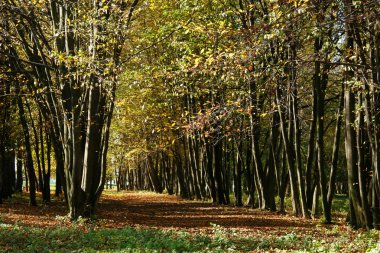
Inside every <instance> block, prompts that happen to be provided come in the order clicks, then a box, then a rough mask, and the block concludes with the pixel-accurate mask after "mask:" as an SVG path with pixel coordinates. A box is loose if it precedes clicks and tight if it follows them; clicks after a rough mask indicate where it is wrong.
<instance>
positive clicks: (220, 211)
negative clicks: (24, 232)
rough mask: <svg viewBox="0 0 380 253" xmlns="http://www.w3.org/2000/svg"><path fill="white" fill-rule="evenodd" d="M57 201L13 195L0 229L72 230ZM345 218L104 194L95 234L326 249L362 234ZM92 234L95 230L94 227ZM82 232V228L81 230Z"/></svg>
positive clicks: (1, 209) (0, 213) (1, 213)
mask: <svg viewBox="0 0 380 253" xmlns="http://www.w3.org/2000/svg"><path fill="white" fill-rule="evenodd" d="M66 214H67V209H66V207H65V204H64V202H63V201H62V200H58V199H53V201H52V203H51V204H49V205H39V206H38V207H31V206H29V205H28V202H27V193H23V194H22V195H16V196H15V197H14V198H12V199H9V200H6V201H5V202H4V203H3V204H1V205H0V223H3V224H9V225H15V224H16V225H19V226H23V227H42V228H56V227H62V226H67V227H70V226H74V225H72V223H70V222H69V221H68V220H67V218H65V217H66V216H65V215H66ZM344 220H345V218H344V214H335V220H334V224H333V225H324V224H322V223H321V222H320V221H319V220H306V219H302V218H297V217H294V216H292V215H290V214H285V215H284V214H278V213H276V212H269V211H263V210H258V209H251V208H247V207H233V206H217V205H213V204H212V203H210V202H202V201H188V200H182V199H180V198H179V197H178V196H173V195H172V196H169V195H165V194H155V193H148V192H120V193H117V192H114V191H106V192H105V193H104V194H103V195H102V198H101V201H100V203H99V207H98V214H97V219H96V221H95V222H94V223H93V224H95V225H94V226H95V229H107V228H125V227H132V228H138V229H139V228H142V229H159V230H173V231H185V232H189V233H191V234H206V235H210V236H212V234H213V233H215V226H218V227H220V228H221V229H222V230H223V231H224V232H226V233H232V234H234V235H236V233H237V235H238V236H239V235H241V236H244V237H255V238H267V237H268V236H269V237H272V238H276V237H278V238H280V237H283V236H286V235H289V234H294V235H296V236H298V237H308V238H310V240H314V239H315V240H319V241H322V242H325V243H334V242H339V241H340V240H341V238H340V237H341V236H342V235H343V234H344V236H345V240H346V241H347V242H349V241H350V238H352V240H355V238H357V237H358V236H359V235H360V233H363V232H364V231H360V230H359V231H357V230H352V229H350V228H349V227H348V226H346V224H345V221H344ZM93 228H94V227H93ZM83 229H84V230H86V226H83Z"/></svg>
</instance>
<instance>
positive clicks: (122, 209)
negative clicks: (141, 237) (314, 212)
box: [99, 192, 316, 234]
mask: <svg viewBox="0 0 380 253" xmlns="http://www.w3.org/2000/svg"><path fill="white" fill-rule="evenodd" d="M110 210H112V211H110ZM99 217H100V218H101V219H104V224H105V226H109V227H124V226H137V227H154V228H161V229H162V228H163V229H181V230H189V231H193V230H196V231H203V230H210V229H211V228H212V226H211V223H213V224H217V225H221V226H222V227H225V228H236V229H239V230H240V231H241V230H252V229H254V230H257V229H259V230H261V231H267V230H270V231H271V232H275V231H277V232H278V233H280V234H282V233H281V231H282V230H284V232H286V231H289V229H291V228H294V229H296V230H298V231H299V230H303V229H305V230H310V228H312V227H315V226H316V222H315V221H311V220H308V221H306V222H305V220H304V219H300V218H295V217H292V216H288V215H279V214H277V213H274V212H269V211H262V210H256V209H250V208H245V207H240V208H237V207H231V206H216V205H213V204H212V203H209V202H200V201H186V200H181V199H180V198H178V197H177V196H168V195H162V194H154V193H136V192H128V193H125V194H116V195H115V194H113V195H110V194H105V195H104V197H103V199H102V201H101V202H100V204H99Z"/></svg>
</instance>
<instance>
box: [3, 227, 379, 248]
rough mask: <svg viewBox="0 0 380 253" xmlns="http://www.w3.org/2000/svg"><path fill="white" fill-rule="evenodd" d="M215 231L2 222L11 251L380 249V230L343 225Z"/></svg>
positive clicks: (5, 245)
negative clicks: (272, 230) (311, 231)
mask: <svg viewBox="0 0 380 253" xmlns="http://www.w3.org/2000/svg"><path fill="white" fill-rule="evenodd" d="M211 227H212V233H211V234H203V233H189V232H185V231H166V230H157V229H142V228H123V229H99V230H97V229H95V226H91V227H87V229H83V228H84V227H83V226H82V227H81V226H75V225H74V226H73V227H60V228H55V229H49V228H30V227H22V226H18V225H5V224H2V225H1V226H0V238H1V241H0V249H1V251H5V252H20V251H22V252H74V251H78V252H226V251H228V252H246V251H252V250H259V251H268V250H269V251H273V250H286V251H301V252H340V251H356V252H357V251H361V252H363V251H366V250H367V251H368V252H377V251H376V250H377V249H378V248H379V244H378V241H379V239H380V233H379V232H378V231H367V232H354V231H352V230H350V229H345V228H342V227H340V228H339V227H337V226H335V227H333V228H332V229H331V228H329V227H321V226H320V227H317V229H316V230H315V231H314V232H315V233H317V234H320V235H324V237H323V236H317V237H316V236H313V235H311V234H308V232H307V231H306V233H305V231H302V230H299V231H297V230H294V231H291V230H289V232H288V233H286V234H282V235H278V236H277V235H275V234H273V233H269V234H268V233H261V232H259V231H258V232H257V236H252V235H250V236H248V235H247V234H245V233H244V232H242V231H238V230H231V229H228V228H225V227H222V226H220V225H217V224H211Z"/></svg>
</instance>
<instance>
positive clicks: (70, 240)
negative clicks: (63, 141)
mask: <svg viewBox="0 0 380 253" xmlns="http://www.w3.org/2000/svg"><path fill="white" fill-rule="evenodd" d="M106 193H107V194H110V195H120V198H122V197H123V193H121V192H120V193H117V192H116V191H106ZM140 194H141V198H142V199H143V198H144V197H147V196H150V194H152V193H143V192H141V193H140ZM39 197H40V196H39ZM117 197H118V198H119V196H117ZM8 201H9V203H11V205H10V206H11V207H12V212H10V213H7V211H6V210H4V212H3V213H0V252H252V251H253V252H265V251H269V252H276V251H277V252H278V251H287V252H288V251H290V252H380V243H379V242H380V232H379V231H363V230H353V229H351V228H349V227H348V226H346V225H345V224H344V222H343V221H342V219H340V222H337V223H336V225H324V224H321V223H317V222H315V223H313V224H314V225H312V226H305V227H304V228H303V227H302V226H292V225H291V223H289V226H287V227H284V226H281V224H280V223H281V222H283V221H287V222H289V221H290V220H291V219H293V218H294V217H292V216H278V221H276V222H275V223H273V224H272V223H268V224H261V225H260V226H258V227H251V228H244V227H239V228H234V227H224V226H221V225H218V224H210V225H209V227H208V228H207V229H204V230H202V229H197V228H194V229H188V230H182V229H181V228H175V229H171V228H164V227H163V228H161V229H157V228H154V229H153V228H149V227H147V226H144V227H129V226H128V227H127V226H126V227H122V228H119V229H118V228H106V227H105V226H103V225H104V222H106V220H104V219H99V220H95V221H89V220H85V219H80V220H78V221H77V222H76V223H73V224H71V223H69V222H68V221H65V219H67V217H66V216H59V215H56V216H55V218H54V215H51V216H49V217H48V219H52V220H53V221H54V220H55V221H58V222H57V224H60V225H58V227H57V225H55V226H45V227H44V226H41V227H38V228H37V227H35V226H33V225H30V224H29V225H28V224H26V223H25V222H24V221H25V220H23V219H20V220H17V221H15V222H9V219H6V217H7V215H12V214H13V213H17V212H18V211H17V210H18V209H16V206H18V205H20V203H27V202H28V199H27V195H25V194H23V195H16V196H15V198H13V199H10V200H8ZM139 201H140V199H139ZM139 203H140V202H139ZM347 204H348V201H347V197H346V196H343V195H338V196H336V197H335V199H334V203H333V210H335V212H336V213H337V214H338V215H340V217H344V215H345V213H346V210H347ZM13 206H14V207H15V209H13ZM53 206H54V205H53ZM25 207H27V205H26V206H25ZM49 208H51V207H49ZM40 209H41V210H42V209H43V208H40ZM226 209H228V208H227V207H226ZM20 210H22V209H20ZM20 210H19V211H20ZM27 210H29V208H26V210H25V211H27ZM38 210H39V209H38ZM227 211H228V210H227ZM32 214H33V213H30V216H29V217H33V215H32ZM37 214H39V213H38V212H37ZM142 214H143V213H142ZM255 215H259V214H257V213H256V214H255ZM20 217H22V216H20ZM272 219H273V217H272ZM276 220H277V218H276ZM253 221H254V220H253ZM301 222H309V221H308V220H305V221H301ZM11 223H12V224H11ZM216 223H218V222H216ZM309 224H310V222H309ZM137 226H139V225H137ZM206 226H207V223H206Z"/></svg>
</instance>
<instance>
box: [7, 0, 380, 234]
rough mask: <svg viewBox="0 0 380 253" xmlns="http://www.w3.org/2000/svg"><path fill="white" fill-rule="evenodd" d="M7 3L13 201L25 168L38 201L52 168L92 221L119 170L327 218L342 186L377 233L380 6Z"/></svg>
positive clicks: (125, 175)
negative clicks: (38, 192) (288, 202)
mask: <svg viewBox="0 0 380 253" xmlns="http://www.w3.org/2000/svg"><path fill="white" fill-rule="evenodd" d="M0 11H1V12H0V13H1V14H0V15H1V18H2V20H3V22H2V24H1V26H0V62H1V64H0V70H1V74H0V80H1V85H0V89H1V95H0V96H1V104H0V109H1V112H2V114H1V117H2V119H4V121H2V122H4V123H3V124H2V128H1V136H2V138H1V148H2V149H1V155H0V160H1V166H0V168H1V173H0V174H1V175H2V176H1V178H2V179H1V180H0V187H1V192H2V198H6V197H9V196H10V195H11V194H12V192H13V191H16V190H20V180H22V178H23V176H22V166H21V164H24V167H25V169H26V174H25V175H27V177H28V180H27V181H28V188H29V192H30V200H31V204H32V205H35V204H36V202H35V193H34V192H35V189H36V187H37V188H38V189H39V190H41V191H42V192H45V194H43V196H44V200H45V201H49V198H50V189H49V181H50V177H51V175H50V174H51V171H52V170H53V171H55V173H56V175H55V177H56V180H57V185H58V187H57V192H56V194H60V193H61V189H62V192H63V193H64V196H65V199H66V201H67V203H68V207H69V213H70V216H71V218H73V219H75V218H77V217H79V216H90V215H92V214H93V213H94V212H95V209H96V203H97V201H98V199H99V197H100V194H101V192H102V190H103V188H104V184H105V182H106V181H107V180H109V179H111V178H112V177H115V179H116V182H117V187H118V189H131V190H133V189H149V190H154V191H156V192H164V191H166V192H167V193H169V194H174V193H176V194H179V195H181V196H182V197H184V198H191V199H194V198H195V199H211V200H212V201H213V202H214V203H218V204H230V203H231V202H233V203H234V204H235V205H237V206H241V205H243V204H244V203H243V197H244V196H248V197H247V202H246V204H248V205H250V206H251V207H254V208H262V209H268V210H273V211H274V210H279V211H281V212H284V211H285V208H286V206H285V197H286V196H289V197H290V199H291V208H292V212H293V213H294V214H295V215H298V216H302V217H305V218H309V217H311V216H318V215H320V214H319V211H318V210H319V207H318V205H319V199H321V205H322V210H323V211H322V214H323V217H324V219H325V221H326V222H328V223H329V222H331V221H332V210H331V209H332V201H333V198H334V194H336V193H337V192H338V193H348V196H349V203H350V205H349V206H350V211H349V220H350V224H351V225H352V226H354V227H364V228H376V229H378V228H379V219H380V210H379V208H380V206H379V205H380V202H379V200H380V199H379V197H380V196H379V194H380V192H379V191H380V183H379V172H380V171H379V166H380V165H379V162H378V159H380V157H379V148H378V146H379V145H378V144H379V137H380V135H379V134H380V133H379V129H378V126H379V123H380V122H378V121H379V117H380V115H379V110H380V109H379V108H380V107H379V86H378V85H379V80H380V29H379V28H380V18H379V17H380V15H379V11H380V6H379V3H378V1H376V0H341V1H330V0H299V1H283V0H275V1H269V0H268V1H267V0H260V1H251V0H222V1H216V0H208V1H206V0H205V1H185V0H183V1H170V0H168V1H163V2H158V1H153V0H151V1H129V2H128V1H121V0H120V1H94V2H93V3H87V2H80V3H79V2H77V1H54V0H51V1H31V2H28V3H27V4H26V3H24V2H23V1H5V2H4V3H1V4H0ZM116 86H118V88H117V89H116ZM112 115H113V120H112V121H111V118H112ZM16 126H19V127H16ZM108 150H109V152H108ZM107 154H108V155H107ZM16 164H17V166H16ZM53 165H54V167H55V168H54V169H52V166H53ZM35 166H36V168H35ZM15 167H17V170H14V169H13V168H15ZM107 170H108V171H107ZM16 172H17V173H16ZM35 172H37V175H36V173H35ZM9 178H11V179H12V180H10V181H9V180H7V179H9ZM24 178H25V176H24ZM16 179H18V181H17V183H16ZM9 184H10V185H9ZM16 185H17V187H16ZM21 185H22V184H21ZM7 189H8V190H7ZM277 199H278V201H277Z"/></svg>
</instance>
